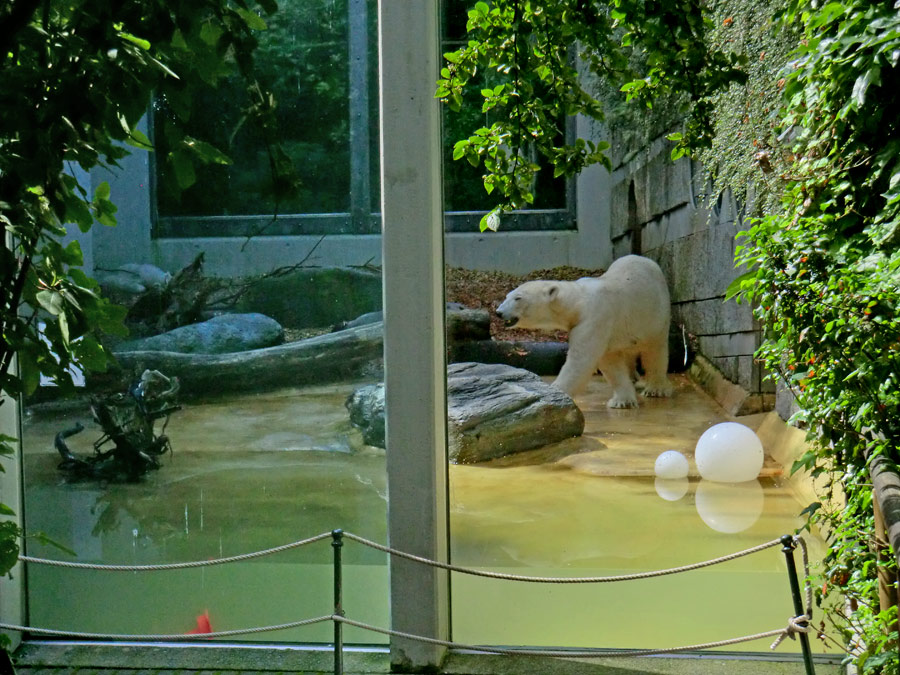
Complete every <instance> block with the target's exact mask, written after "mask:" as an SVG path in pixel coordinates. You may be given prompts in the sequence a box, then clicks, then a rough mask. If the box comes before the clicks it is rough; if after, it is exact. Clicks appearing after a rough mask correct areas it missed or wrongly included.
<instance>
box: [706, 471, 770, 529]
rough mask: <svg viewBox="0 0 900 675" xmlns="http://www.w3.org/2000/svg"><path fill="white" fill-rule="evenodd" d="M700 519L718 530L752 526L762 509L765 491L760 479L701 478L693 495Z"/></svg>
mask: <svg viewBox="0 0 900 675" xmlns="http://www.w3.org/2000/svg"><path fill="white" fill-rule="evenodd" d="M694 503H695V505H696V506H697V513H698V514H699V515H700V518H701V520H703V522H704V523H706V524H707V526H708V527H710V528H712V529H713V530H715V531H716V532H724V533H725V534H736V533H737V532H743V531H744V530H746V529H748V528H749V527H751V526H752V525H753V524H754V523H756V521H757V520H759V517H760V515H762V512H763V505H764V504H765V493H764V492H763V489H762V485H760V484H759V481H758V480H750V481H747V482H745V483H731V484H727V485H726V484H725V483H716V482H714V481H708V480H701V481H700V484H699V485H697V491H696V493H695V494H694Z"/></svg>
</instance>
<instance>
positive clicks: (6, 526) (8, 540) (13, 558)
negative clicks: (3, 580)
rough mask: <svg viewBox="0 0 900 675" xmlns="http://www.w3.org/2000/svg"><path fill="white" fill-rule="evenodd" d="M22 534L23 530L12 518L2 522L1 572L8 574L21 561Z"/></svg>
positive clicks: (0, 535)
mask: <svg viewBox="0 0 900 675" xmlns="http://www.w3.org/2000/svg"><path fill="white" fill-rule="evenodd" d="M20 535H21V531H20V530H19V528H18V526H17V525H16V524H15V523H14V522H12V521H11V520H6V521H3V522H0V574H3V575H5V574H8V573H9V571H10V570H11V569H12V568H13V567H15V566H16V563H17V562H19V544H18V539H19V536H20Z"/></svg>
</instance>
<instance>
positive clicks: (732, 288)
mask: <svg viewBox="0 0 900 675" xmlns="http://www.w3.org/2000/svg"><path fill="white" fill-rule="evenodd" d="M756 277H757V272H756V270H751V271H749V272H744V273H743V274H741V275H739V276H738V277H736V278H735V279H733V280H732V282H731V283H730V284H728V288H726V289H725V300H726V301H727V300H731V298H735V297H737V296H739V295H740V294H741V293H743V287H744V284H745V283H746V282H748V281H750V280H751V279H755V278H756Z"/></svg>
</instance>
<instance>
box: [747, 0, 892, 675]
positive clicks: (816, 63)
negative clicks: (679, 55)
mask: <svg viewBox="0 0 900 675" xmlns="http://www.w3.org/2000/svg"><path fill="white" fill-rule="evenodd" d="M780 20H781V22H782V25H783V26H786V27H787V28H788V29H796V30H799V31H800V32H801V33H802V38H803V39H802V40H801V41H800V45H799V47H797V48H796V49H795V51H794V52H793V53H792V54H791V64H790V67H789V68H788V69H786V71H785V72H784V73H783V77H784V97H785V98H784V108H783V111H782V118H781V120H780V125H779V126H780V131H781V132H782V133H785V132H787V133H786V135H791V136H793V137H795V140H794V141H793V143H792V145H791V146H790V148H789V150H790V152H791V155H792V157H793V161H792V162H791V165H790V167H789V174H788V175H787V176H786V181H787V182H786V186H785V190H784V193H783V203H782V206H781V209H780V210H779V211H777V212H774V213H770V214H768V215H766V216H764V217H763V218H760V219H759V220H757V221H755V222H754V224H753V225H752V227H750V229H749V230H748V231H747V232H746V237H747V241H746V243H745V245H744V246H743V247H741V249H740V250H739V253H738V262H741V263H745V264H747V265H749V266H750V267H751V269H752V270H753V271H752V272H751V273H749V274H747V275H746V276H745V277H743V278H742V279H740V280H739V281H738V282H737V284H735V289H734V290H738V289H739V290H740V291H741V292H742V293H743V294H744V296H746V297H748V298H749V299H751V300H752V301H753V302H754V303H755V304H756V305H758V307H757V309H756V311H755V313H756V316H757V317H758V318H759V319H760V321H762V322H763V324H764V325H765V326H767V327H768V329H769V331H768V336H767V337H768V339H767V340H766V342H765V344H764V345H763V346H762V348H761V350H760V353H759V356H760V357H761V358H762V359H763V360H764V361H765V363H766V365H767V366H768V368H769V369H770V370H771V371H772V372H773V373H775V375H776V376H777V377H780V378H781V379H782V381H784V382H785V383H786V385H787V386H788V387H789V388H790V389H791V390H792V391H793V392H794V394H795V395H796V397H797V403H798V405H799V408H800V412H798V413H797V415H796V416H795V417H796V420H797V421H798V422H802V423H804V424H805V425H807V427H808V429H809V437H810V440H811V442H812V443H813V444H814V452H813V453H811V454H810V455H809V456H808V457H807V458H806V461H805V462H804V464H805V465H806V466H807V467H808V468H811V469H812V470H813V471H815V472H822V471H825V470H826V469H829V470H835V471H837V472H838V473H837V476H838V479H840V480H842V482H843V487H844V489H845V491H846V499H847V506H846V507H845V508H844V509H842V510H839V511H836V512H835V511H832V512H828V511H824V512H823V513H821V514H819V515H818V520H819V522H821V523H822V524H823V525H827V526H828V527H829V528H830V531H831V541H832V548H831V551H830V554H829V562H830V563H831V565H832V567H833V568H840V569H842V570H844V574H842V575H840V577H839V578H840V579H841V582H842V583H840V584H832V587H833V588H835V587H836V588H835V590H838V589H840V590H841V591H842V592H843V593H844V594H845V595H847V596H848V597H850V598H851V599H853V600H854V602H855V603H856V604H857V606H858V607H859V611H858V612H857V614H856V615H855V616H854V617H853V621H854V622H855V623H856V626H857V628H859V627H861V629H862V630H863V632H864V633H866V635H867V637H868V638H869V642H868V646H867V651H865V652H863V654H862V655H861V656H860V657H859V659H858V665H859V666H860V667H861V669H862V672H884V673H889V672H892V673H896V672H897V667H898V666H897V657H896V642H897V639H896V635H897V634H896V627H894V628H893V630H892V629H891V628H890V625H891V621H890V620H889V618H888V615H887V614H888V613H887V612H881V611H879V610H878V598H877V582H876V570H877V566H878V564H879V563H877V562H876V558H875V553H874V552H875V551H876V550H877V549H878V546H877V545H876V543H877V542H876V540H877V535H876V533H875V531H874V526H873V524H872V522H871V510H872V509H871V498H872V497H871V486H870V485H869V481H868V480H867V477H866V466H867V463H868V462H869V461H871V459H872V458H873V457H875V456H878V455H882V456H885V457H887V458H888V459H889V460H890V461H891V462H892V463H893V464H895V465H896V463H897V462H898V461H900V451H898V439H900V379H898V378H900V375H898V373H900V316H898V315H897V307H898V306H900V255H898V250H897V244H898V243H900V211H898V209H900V129H898V126H897V122H896V120H897V116H898V114H900V91H898V87H897V84H898V75H900V72H898V70H897V66H898V61H900V16H898V14H897V12H896V10H895V9H893V8H891V7H890V6H887V5H885V4H884V3H877V2H869V1H867V0H851V1H849V2H844V3H838V2H832V3H828V4H826V5H824V6H819V5H816V4H812V3H805V2H798V1H795V2H792V3H790V4H789V5H788V6H787V8H786V9H785V11H784V12H783V14H782V15H781V17H780ZM893 560H894V558H893V557H888V559H887V561H883V562H882V563H880V564H883V565H884V564H887V565H893V564H894V563H893V562H892V561H893ZM847 619H848V621H849V620H850V618H849V617H848V618H847ZM845 625H846V629H847V630H849V629H850V627H851V626H850V625H849V624H845ZM876 635H879V636H882V637H880V638H878V639H874V636H876ZM873 650H874V651H873ZM891 654H893V656H891Z"/></svg>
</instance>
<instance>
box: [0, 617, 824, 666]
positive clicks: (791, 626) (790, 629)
mask: <svg viewBox="0 0 900 675" xmlns="http://www.w3.org/2000/svg"><path fill="white" fill-rule="evenodd" d="M802 620H806V617H796V618H792V619H790V620H789V621H788V626H787V628H781V629H777V630H770V631H766V632H763V633H756V634H755V635H747V636H744V637H739V638H731V639H728V640H719V641H717V642H705V643H702V644H696V645H687V646H683V647H670V648H665V649H623V650H614V651H598V650H586V651H578V650H574V649H567V650H552V649H504V648H501V647H490V646H487V645H472V644H465V643H461V642H453V641H451V640H438V639H437V638H429V637H425V636H422V635H415V634H413V633H405V632H403V631H398V630H391V629H388V628H379V627H378V626H373V625H371V624H367V623H363V622H362V621H356V620H354V619H350V618H348V617H346V616H342V615H338V614H330V615H327V616H317V617H314V618H311V619H303V620H300V621H291V622H288V623H281V624H276V625H272V626H260V627H257V628H239V629H234V630H223V631H214V632H211V633H202V634H186V633H185V634H183V633H174V634H172V633H159V634H152V633H151V634H141V635H131V634H121V633H86V632H80V631H66V630H54V629H51V628H35V627H32V626H20V625H16V624H8V623H0V629H3V630H13V631H18V632H23V633H35V634H39V635H50V636H55V637H69V638H78V639H83V640H119V641H124V642H151V641H152V642H169V641H172V642H174V641H186V640H211V639H214V638H224V637H235V636H238V635H253V634H256V633H265V632H271V631H276V630H288V629H291V628H301V627H303V626H311V625H314V624H317V623H323V622H326V621H336V622H340V623H343V624H346V625H348V626H353V627H355V628H360V629H362V630H367V631H371V632H373V633H380V634H382V635H388V636H392V637H400V638H406V639H408V640H414V641H417V642H422V643H425V644H433V645H439V646H442V647H448V648H451V649H464V650H467V651H478V652H485V653H489V654H500V655H508V656H547V657H558V658H559V657H563V658H564V657H568V658H604V657H616V656H619V657H624V656H657V655H661V654H677V653H680V652H687V651H700V650H704V649H714V648H717V647H727V646H729V645H735V644H740V643H742V642H752V641H753V640H759V639H762V638H768V637H776V636H777V637H778V640H776V643H775V644H774V645H773V647H772V648H773V649H774V648H775V647H776V646H777V645H778V644H779V643H780V642H781V640H783V639H784V638H785V637H789V636H792V635H793V634H794V633H796V632H806V631H808V630H809V629H808V628H803V627H802V626H798V625H797V622H798V621H802Z"/></svg>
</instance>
